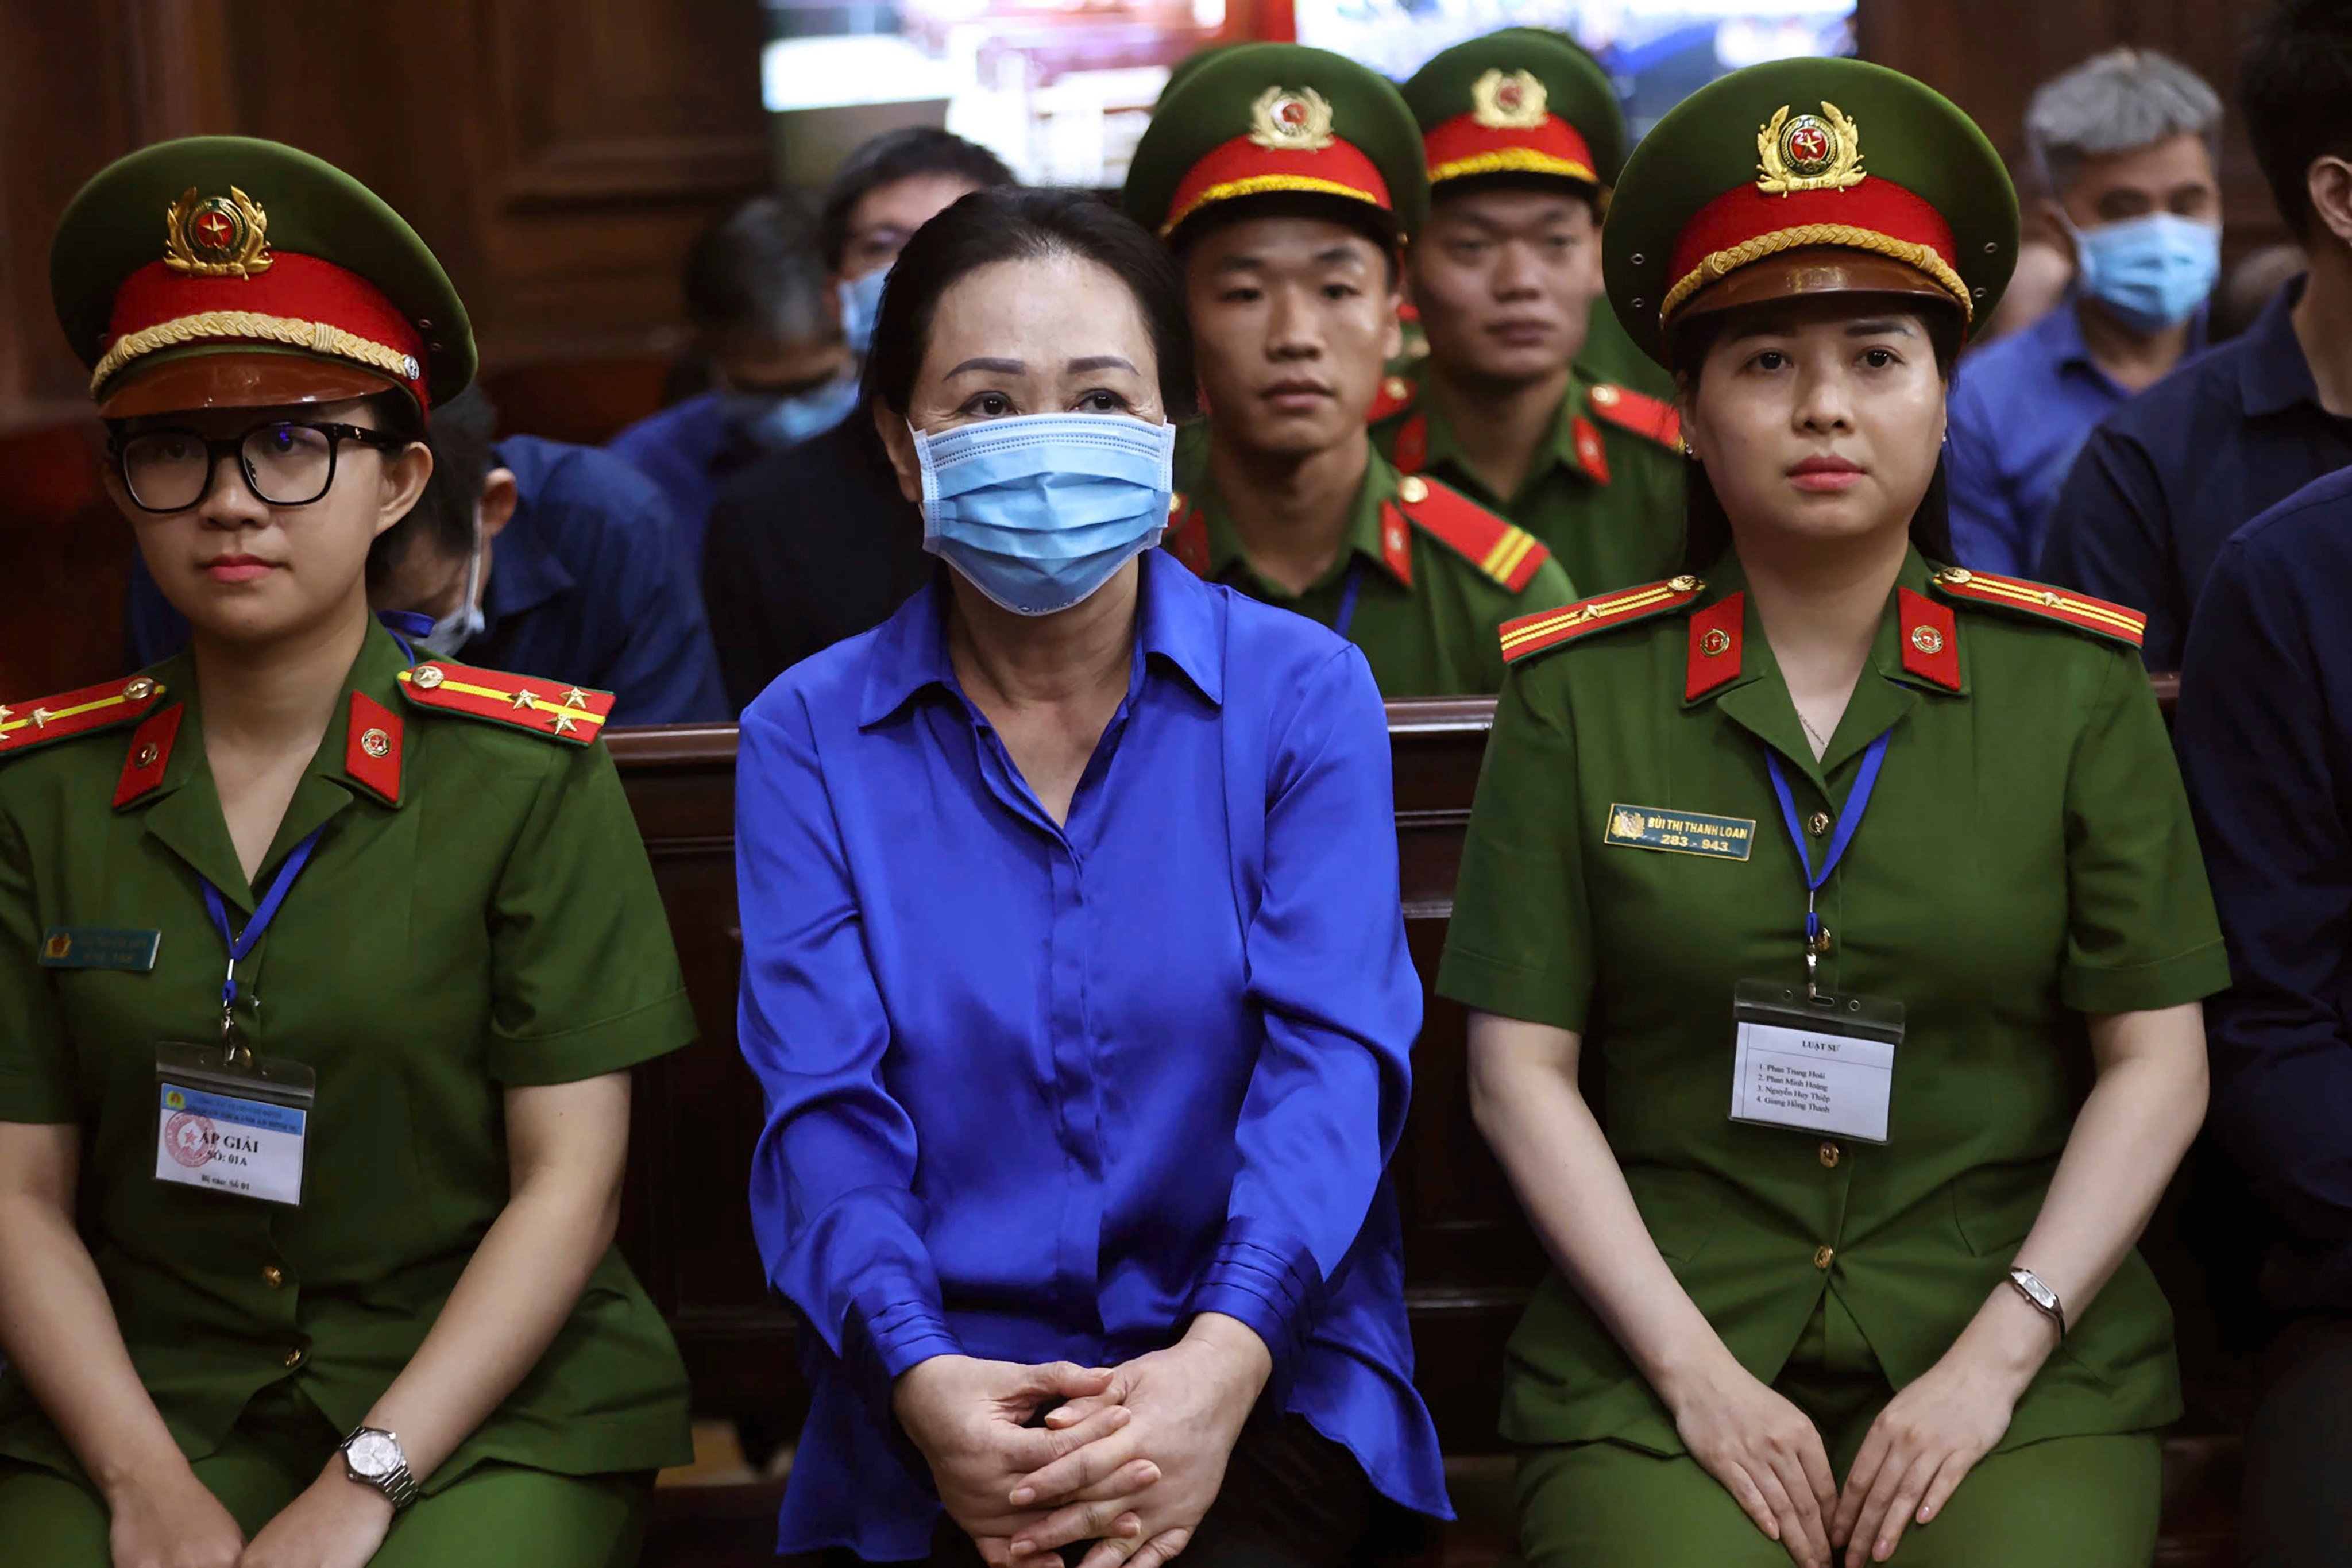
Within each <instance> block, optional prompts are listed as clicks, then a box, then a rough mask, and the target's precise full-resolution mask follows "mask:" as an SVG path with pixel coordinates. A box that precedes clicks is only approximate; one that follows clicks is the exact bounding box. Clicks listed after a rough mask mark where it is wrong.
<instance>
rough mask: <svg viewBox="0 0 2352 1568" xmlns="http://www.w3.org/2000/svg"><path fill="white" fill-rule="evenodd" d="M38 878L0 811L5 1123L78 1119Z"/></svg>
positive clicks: (18, 834) (20, 837) (0, 1071)
mask: <svg viewBox="0 0 2352 1568" xmlns="http://www.w3.org/2000/svg"><path fill="white" fill-rule="evenodd" d="M32 873H33V868H32V862H31V859H30V857H28V856H27V855H26V849H25V836H24V834H23V832H22V831H21V830H20V829H19V828H18V827H17V826H16V822H15V821H14V819H12V818H11V817H10V816H8V814H7V813H6V812H5V811H4V810H0V1121H37V1122H65V1121H73V1120H75V1110H74V1071H73V1051H72V1047H71V1045H70V1043H69V1042H68V1039H67V1037H66V1027H65V1020H64V1019H63V1018H62V1017H61V1016H59V1015H58V999H57V993H56V992H55V991H53V990H52V989H50V986H49V984H48V977H47V975H45V974H43V973H41V970H40V965H39V961H38V959H37V956H36V955H37V953H38V952H40V936H41V933H40V931H38V930H37V929H36V921H37V916H36V915H35V913H34V900H33V874H32Z"/></svg>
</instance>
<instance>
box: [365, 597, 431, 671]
mask: <svg viewBox="0 0 2352 1568" xmlns="http://www.w3.org/2000/svg"><path fill="white" fill-rule="evenodd" d="M375 618H376V619H377V620H379V621H381V622H383V629H384V630H385V631H388V632H390V633H391V634H392V640H393V641H394V642H396V643H398V644H399V645H400V652H401V656H402V657H403V658H406V659H407V660H408V662H409V664H410V666H411V667H412V668H413V667H414V666H415V663H416V650H415V648H413V647H409V646H408V639H409V638H410V637H427V636H430V635H431V634H432V631H433V617H432V616H428V615H426V614H425V613H424V612H423V611H421V610H378V611H377V612H376V616H375Z"/></svg>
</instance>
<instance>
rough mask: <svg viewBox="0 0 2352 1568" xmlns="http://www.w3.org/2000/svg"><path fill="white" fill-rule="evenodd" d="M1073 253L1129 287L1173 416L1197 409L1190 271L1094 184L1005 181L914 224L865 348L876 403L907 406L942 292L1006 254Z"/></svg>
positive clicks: (869, 393) (870, 398)
mask: <svg viewBox="0 0 2352 1568" xmlns="http://www.w3.org/2000/svg"><path fill="white" fill-rule="evenodd" d="M1053 256H1073V257H1076V258H1080V259H1081V260H1086V261H1091V262H1094V263H1096V264H1097V266H1100V267H1102V268H1106V269H1107V270H1108V271H1109V272H1111V273H1112V274H1113V275H1115V276H1116V277H1117V278H1118V280H1119V281H1120V282H1122V283H1124V284H1126V285H1127V288H1128V291H1129V293H1131V294H1132V295H1134V296H1135V304H1136V309H1137V310H1138V311H1139V313H1140V314H1141V315H1142V317H1143V322H1144V326H1145V328H1146V329H1147V330H1148V331H1150V334H1151V352H1152V356H1153V357H1154V358H1155V359H1157V360H1158V361H1159V362H1160V403H1161V404H1162V405H1163V406H1164V407H1165V408H1166V409H1167V411H1168V417H1169V418H1170V419H1171V420H1173V419H1181V418H1183V417H1186V416H1189V415H1190V414H1191V413H1192V394H1193V384H1192V329H1191V327H1190V326H1189V325H1188V324H1187V322H1186V321H1185V319H1184V277H1183V274H1182V273H1181V272H1180V271H1178V270H1177V268H1176V263H1175V260H1174V258H1171V257H1170V255H1169V254H1168V252H1167V251H1166V250H1164V249H1162V248H1161V247H1160V244H1159V242H1158V241H1156V240H1154V239H1153V238H1152V237H1151V236H1150V234H1148V233H1146V232H1145V231H1144V230H1143V229H1142V228H1141V227H1140V226H1138V225H1136V224H1134V223H1132V222H1130V221H1129V220H1128V219H1127V218H1125V217H1123V216H1120V215H1119V214H1118V212H1116V211H1115V210H1113V209H1112V208H1111V206H1110V205H1108V203H1106V202H1105V201H1103V200H1102V198H1101V197H1099V196H1097V195H1094V194H1093V193H1092V192H1089V191H1054V190H1030V189H1024V188H1023V187H1021V186H1018V185H1001V186H997V187H995V188H993V189H989V190H980V191H974V192H972V193H971V194H970V195H966V196H965V197H963V198H962V199H961V201H958V202H957V203H956V204H955V205H953V206H950V207H949V208H948V209H947V210H946V211H945V212H943V213H941V214H940V215H939V216H937V217H935V218H933V219H931V221H930V222H929V223H927V224H925V225H924V226H922V227H920V228H919V229H917V230H916V231H915V237H914V238H912V239H910V240H908V242H907V248H906V249H905V250H903V251H901V252H899V255H898V264H897V265H896V266H894V267H892V268H890V281H889V282H888V284H887V285H886V286H885V287H884V289H883V290H882V311H881V314H880V316H879V317H878V318H877V320H876V321H875V323H874V346H873V348H872V349H871V350H869V351H868V352H867V353H866V384H865V396H866V401H867V402H868V403H877V402H878V403H879V404H881V405H883V406H884V407H886V408H890V409H894V410H896V411H898V412H899V413H902V414H903V413H904V412H906V409H907V405H908V403H909V402H911V401H912V399H913V397H914V392H915V377H916V376H917V374H919V373H920V371H921V370H922V365H923V355H924V353H925V352H926V351H927V350H928V349H929V346H930V337H931V320H932V317H933V316H934V315H935V314H936V313H937V311H938V310H939V304H940V295H942V294H944V293H946V292H947V291H948V289H950V288H951V287H953V286H954V284H955V283H956V282H957V280H958V279H961V278H962V277H964V276H965V275H966V274H967V273H971V272H976V271H978V270H979V269H980V268H983V267H988V266H992V265H993V264H994V263H996V262H999V261H1024V260H1030V259H1042V258H1046V257H1053Z"/></svg>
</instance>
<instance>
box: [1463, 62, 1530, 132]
mask: <svg viewBox="0 0 2352 1568" xmlns="http://www.w3.org/2000/svg"><path fill="white" fill-rule="evenodd" d="M1544 98H1545V93H1544V84H1543V82H1542V80H1541V79H1539V78H1538V76H1537V75H1536V74H1535V72H1533V71H1524V70H1517V71H1509V72H1505V71H1500V70H1490V71H1488V72H1487V73H1486V75H1485V76H1482V77H1480V78H1479V79H1477V80H1476V81H1474V82H1472V83H1471V84H1470V118H1471V119H1472V120H1473V121H1476V122H1477V123H1478V124H1480V125H1483V126H1485V127H1486V129H1487V130H1489V131H1532V130H1534V129H1535V128H1536V127H1538V126H1539V125H1541V124H1542V123H1543V122H1544V121H1545V120H1547V119H1548V118H1549V114H1548V112H1547V111H1546V110H1545V108H1544Z"/></svg>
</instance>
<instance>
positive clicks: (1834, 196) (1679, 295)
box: [1658, 178, 1974, 321]
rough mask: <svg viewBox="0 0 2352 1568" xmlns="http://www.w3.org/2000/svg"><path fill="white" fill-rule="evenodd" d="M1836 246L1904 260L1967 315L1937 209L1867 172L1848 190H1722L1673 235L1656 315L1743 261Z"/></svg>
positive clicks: (1964, 290)
mask: <svg viewBox="0 0 2352 1568" xmlns="http://www.w3.org/2000/svg"><path fill="white" fill-rule="evenodd" d="M1809 245H1839V246H1845V247H1849V248H1852V249H1856V250H1867V251H1872V252H1874V253H1875V254H1877V255H1881V256H1890V257H1893V258H1895V259H1897V260H1899V261H1907V262H1909V263H1910V264H1911V265H1913V266H1914V267H1916V268H1919V269H1920V270H1921V271H1922V272H1925V273H1927V276H1929V277H1930V278H1932V279H1935V280H1936V281H1937V283H1939V284H1941V285H1942V286H1943V288H1944V289H1946V290H1947V291H1948V293H1950V294H1951V296H1952V298H1953V300H1955V301H1957V302H1958V305H1959V307H1960V309H1961V310H1964V311H1968V312H1969V313H1970V314H1973V313H1974V312H1973V310H1971V307H1970V304H1969V291H1968V286H1967V285H1966V284H1964V283H1962V282H1961V281H1960V275H1959V273H1958V270H1957V269H1956V268H1955V267H1954V265H1953V263H1954V260H1955V258H1956V248H1955V247H1954V245H1953V242H1952V226H1951V225H1950V224H1948V223H1946V222H1945V221H1944V215H1943V214H1941V213H1939V212H1937V210H1936V209H1935V208H1934V207H1933V206H1932V205H1929V204H1928V203H1927V202H1926V201H1923V200H1922V199H1920V198H1919V197H1918V196H1916V195H1913V194H1912V193H1911V192H1909V191H1907V190H1906V189H1904V188H1903V187H1902V186H1901V185H1898V184H1895V182H1893V181H1892V180H1882V179H1876V178H1873V179H1868V180H1864V181H1863V182H1862V183H1861V184H1858V185H1855V186H1853V188H1852V189H1850V190H1843V191H1833V190H1813V191H1795V192H1792V193H1790V195H1781V196H1770V195H1765V194H1764V193H1763V192H1762V191H1760V190H1759V189H1757V188H1756V186H1755V185H1753V184H1742V185H1739V186H1738V187H1736V188H1735V189H1732V190H1729V191H1726V192H1725V193H1724V194H1723V195H1719V196H1717V197H1716V198H1715V200H1713V201H1711V202H1709V203H1707V204H1706V205H1705V206H1703V207H1701V208H1699V210H1698V212H1697V214H1696V216H1694V217H1693V218H1692V219H1691V220H1690V222H1689V223H1688V224H1686V225H1685V226H1684V227H1683V232H1682V235H1681V237H1679V238H1677V239H1676V240H1675V248H1674V253H1673V256H1672V258H1671V259H1670V260H1669V262H1668V263H1667V267H1666V275H1667V276H1668V277H1669V278H1671V279H1675V282H1674V283H1673V284H1672V285H1671V286H1670V287H1669V288H1668V289H1667V290H1666V295H1665V298H1664V300H1663V301H1662V302H1661V303H1660V306H1659V310H1658V314H1659V318H1660V320H1662V321H1663V320H1664V319H1665V318H1666V317H1668V316H1671V315H1672V314H1674V312H1675V310H1676V309H1677V308H1679V307H1680V306H1681V305H1682V303H1683V302H1684V301H1685V300H1688V299H1689V298H1690V297H1691V296H1692V295H1693V294H1695V293H1696V292H1698V290H1699V289H1702V288H1704V287H1706V285H1707V284H1709V283H1711V282H1713V281H1715V280H1716V279H1718V278H1722V277H1725V276H1727V275H1728V274H1730V273H1732V272H1736V271H1738V269H1739V268H1742V267H1745V266H1746V265H1748V263H1749V262H1751V261H1760V260H1762V259H1763V258H1765V257H1767V256H1771V255H1776V254H1778V253H1779V252H1780V251H1783V250H1793V249H1796V248H1797V247H1800V246H1809Z"/></svg>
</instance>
